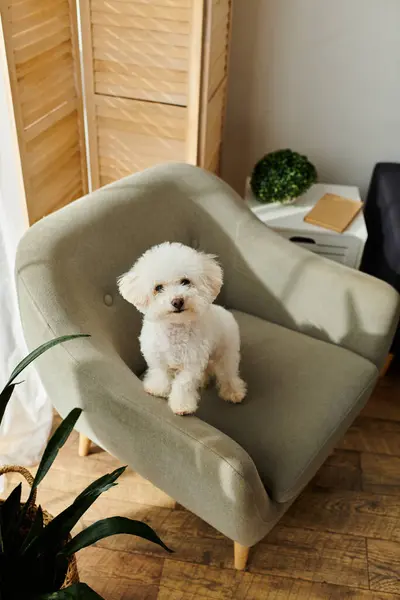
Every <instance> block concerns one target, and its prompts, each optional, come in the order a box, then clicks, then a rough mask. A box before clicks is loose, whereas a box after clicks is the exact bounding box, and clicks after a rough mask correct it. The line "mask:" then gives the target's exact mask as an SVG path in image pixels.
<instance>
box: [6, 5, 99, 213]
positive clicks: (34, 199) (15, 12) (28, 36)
mask: <svg viewBox="0 0 400 600" xmlns="http://www.w3.org/2000/svg"><path fill="white" fill-rule="evenodd" d="M1 16H2V21H3V27H4V28H5V42H6V49H7V60H8V66H9V72H10V78H11V83H12V93H13V101H14V108H15V112H16V115H17V129H18V138H19V143H20V151H21V160H22V165H23V173H24V183H25V189H26V195H27V206H28V213H29V218H30V221H31V222H34V221H36V220H38V219H40V218H41V217H43V216H44V215H45V214H48V213H49V212H50V211H52V210H54V209H55V208H56V207H59V206H61V205H64V204H67V203H68V202H70V201H72V200H74V199H75V198H77V197H79V196H81V195H82V194H83V193H84V192H85V191H86V189H87V187H86V161H85V153H84V152H83V151H82V150H83V145H84V143H83V115H82V102H81V96H80V90H79V89H78V85H77V84H79V86H80V76H79V57H78V55H77V52H76V51H77V47H76V46H77V44H76V21H75V19H76V16H75V0H23V1H18V0H8V2H7V3H6V2H4V3H2V4H1Z"/></svg>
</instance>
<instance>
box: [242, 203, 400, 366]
mask: <svg viewBox="0 0 400 600" xmlns="http://www.w3.org/2000/svg"><path fill="white" fill-rule="evenodd" d="M249 213H250V211H249ZM235 243H236V245H237V249H238V252H237V254H236V255H235V260H234V264H233V270H234V272H236V274H237V275H236V281H237V280H238V279H239V278H240V281H241V286H242V289H245V290H246V291H245V295H246V298H243V297H242V298H241V300H240V301H239V302H240V303H241V304H242V308H243V309H246V310H247V311H249V312H251V313H254V314H256V315H258V316H261V317H263V318H265V319H268V320H270V321H274V322H276V323H279V324H280V325H283V326H284V327H287V328H289V329H294V330H297V331H299V332H301V333H304V334H306V335H309V336H312V337H315V338H318V339H321V340H324V341H327V342H330V343H334V344H337V345H340V346H343V347H344V348H347V349H348V350H351V351H353V352H355V353H357V354H359V355H361V356H363V357H365V358H367V359H369V360H370V361H372V362H373V363H374V364H375V365H376V366H377V368H378V369H380V368H381V366H382V364H383V362H384V360H385V357H386V354H387V352H388V350H389V347H390V344H391V341H392V339H393V335H394V333H395V330H396V326H397V323H398V319H399V295H398V293H397V292H396V291H395V290H394V289H393V288H392V287H390V286H389V285H387V284H386V283H384V282H382V281H380V280H378V279H374V278H372V277H370V276H368V275H365V274H363V273H361V272H359V271H356V270H353V269H350V268H348V267H345V266H343V265H340V264H338V263H335V262H333V261H330V260H327V259H324V258H322V257H319V256H317V255H315V254H312V253H311V252H309V251H307V250H303V249H302V248H299V247H298V246H296V245H295V244H293V243H291V242H288V241H286V240H284V239H283V238H281V237H280V236H278V235H277V234H276V233H274V232H273V231H271V230H270V229H268V228H267V227H266V226H265V225H263V224H262V223H261V222H259V221H258V220H257V219H256V218H255V217H254V216H253V215H252V214H248V215H247V217H244V218H242V219H241V221H240V223H239V225H238V228H237V234H236V240H235ZM233 278H234V280H235V275H233Z"/></svg>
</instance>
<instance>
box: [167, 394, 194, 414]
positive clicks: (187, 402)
mask: <svg viewBox="0 0 400 600" xmlns="http://www.w3.org/2000/svg"><path fill="white" fill-rule="evenodd" d="M198 403H199V398H198V396H197V395H196V394H190V393H187V392H186V393H185V390H179V389H174V390H172V392H171V395H170V397H169V399H168V406H169V407H170V409H171V410H172V412H173V413H175V414H176V415H192V414H193V413H195V412H196V410H197V406H198Z"/></svg>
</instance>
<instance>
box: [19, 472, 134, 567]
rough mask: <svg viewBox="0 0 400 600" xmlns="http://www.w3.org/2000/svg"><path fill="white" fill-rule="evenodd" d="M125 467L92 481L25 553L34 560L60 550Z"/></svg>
mask: <svg viewBox="0 0 400 600" xmlns="http://www.w3.org/2000/svg"><path fill="white" fill-rule="evenodd" d="M125 469H126V467H120V468H119V469H115V471H113V472H112V473H109V474H107V475H103V477H100V478H99V479H97V480H96V481H94V482H93V483H91V484H90V485H89V486H88V487H87V488H86V489H85V490H84V491H83V492H81V493H80V494H79V496H77V497H76V498H75V500H74V502H73V503H72V504H71V505H70V506H68V508H66V509H65V510H63V511H62V512H61V513H60V514H59V515H57V516H56V517H55V518H54V519H53V520H52V521H50V523H49V524H48V525H47V526H46V527H45V528H44V529H43V531H42V533H41V535H40V536H39V537H37V538H36V539H35V540H33V541H32V543H31V544H30V545H29V546H28V547H27V548H26V550H25V553H26V554H27V553H28V552H29V554H30V555H31V556H32V560H33V557H34V556H37V555H39V554H54V552H58V551H59V550H60V549H61V546H62V545H63V542H64V541H65V539H66V538H67V536H68V534H69V533H70V531H71V529H73V527H75V525H76V524H77V522H78V521H79V519H80V518H81V517H82V515H83V514H84V513H85V512H86V511H87V510H88V508H90V506H91V505H92V504H93V502H94V501H95V500H96V499H97V498H98V497H99V496H100V495H101V494H102V493H103V492H105V491H107V490H108V489H109V488H110V487H113V486H114V485H115V481H116V480H117V479H118V477H120V475H122V473H123V472H124V471H125Z"/></svg>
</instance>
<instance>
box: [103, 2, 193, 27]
mask: <svg viewBox="0 0 400 600" xmlns="http://www.w3.org/2000/svg"><path fill="white" fill-rule="evenodd" d="M92 10H98V11H100V12H105V13H112V14H116V13H117V14H121V15H133V16H134V17H139V18H143V19H149V23H150V26H149V27H147V28H146V29H152V27H151V23H152V21H159V20H166V21H174V22H176V21H182V22H184V23H185V22H188V21H189V18H190V11H189V10H188V9H186V8H175V7H173V6H167V7H163V6H156V5H153V4H140V3H137V2H134V0H133V1H132V2H120V0H92ZM156 26H157V25H156Z"/></svg>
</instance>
